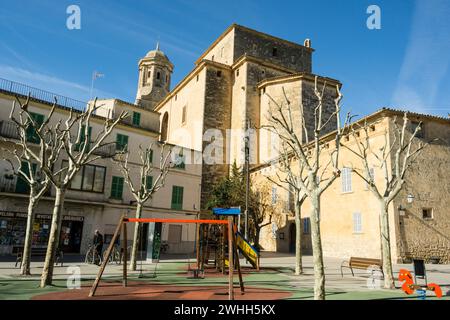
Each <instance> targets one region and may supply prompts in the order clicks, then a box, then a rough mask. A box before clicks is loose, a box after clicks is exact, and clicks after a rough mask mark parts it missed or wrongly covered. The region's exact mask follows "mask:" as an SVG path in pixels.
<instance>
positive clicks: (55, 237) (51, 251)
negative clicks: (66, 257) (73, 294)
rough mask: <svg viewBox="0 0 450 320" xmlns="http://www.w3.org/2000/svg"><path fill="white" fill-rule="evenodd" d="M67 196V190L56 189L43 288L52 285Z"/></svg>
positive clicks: (42, 277) (42, 278) (43, 271)
mask: <svg viewBox="0 0 450 320" xmlns="http://www.w3.org/2000/svg"><path fill="white" fill-rule="evenodd" d="M65 194H66V190H65V189H60V188H56V195H55V204H54V207H53V213H52V225H51V228H50V235H49V239H48V245H47V253H46V255H45V263H44V269H43V270H42V276H41V288H44V287H45V286H49V285H52V281H53V267H54V264H55V256H56V250H58V248H59V236H60V232H61V223H62V214H63V210H64V197H65Z"/></svg>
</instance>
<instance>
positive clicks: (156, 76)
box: [135, 43, 173, 110]
mask: <svg viewBox="0 0 450 320" xmlns="http://www.w3.org/2000/svg"><path fill="white" fill-rule="evenodd" d="M172 72H173V64H172V63H171V62H170V60H169V58H168V57H167V56H166V55H165V54H164V52H162V51H161V50H160V49H159V43H158V44H157V45H156V49H155V50H152V51H149V52H148V53H147V55H146V56H145V57H144V58H142V59H141V60H140V61H139V83H138V89H137V94H136V102H135V103H136V104H137V105H139V106H142V107H143V108H146V109H150V110H153V109H154V108H155V106H156V105H157V104H158V103H159V102H160V101H161V100H163V99H164V98H165V97H166V96H167V94H168V93H169V92H170V78H171V76H172Z"/></svg>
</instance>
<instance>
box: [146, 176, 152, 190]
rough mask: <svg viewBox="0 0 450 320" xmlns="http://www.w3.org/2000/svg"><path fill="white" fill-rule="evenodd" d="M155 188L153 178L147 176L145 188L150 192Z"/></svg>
mask: <svg viewBox="0 0 450 320" xmlns="http://www.w3.org/2000/svg"><path fill="white" fill-rule="evenodd" d="M152 187H153V177H152V176H147V180H146V181H145V188H146V189H147V190H150V189H151V188H152Z"/></svg>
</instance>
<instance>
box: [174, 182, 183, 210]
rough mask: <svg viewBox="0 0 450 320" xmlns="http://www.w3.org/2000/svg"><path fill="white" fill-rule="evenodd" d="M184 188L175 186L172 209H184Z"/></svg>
mask: <svg viewBox="0 0 450 320" xmlns="http://www.w3.org/2000/svg"><path fill="white" fill-rule="evenodd" d="M183 191H184V188H183V187H179V186H173V187H172V204H171V208H172V209H175V210H181V209H183Z"/></svg>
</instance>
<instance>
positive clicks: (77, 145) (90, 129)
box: [75, 125, 92, 151]
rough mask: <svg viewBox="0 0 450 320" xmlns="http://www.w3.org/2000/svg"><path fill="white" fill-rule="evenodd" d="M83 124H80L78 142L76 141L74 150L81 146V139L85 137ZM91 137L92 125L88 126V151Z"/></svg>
mask: <svg viewBox="0 0 450 320" xmlns="http://www.w3.org/2000/svg"><path fill="white" fill-rule="evenodd" d="M85 127H86V126H85V125H82V126H81V133H80V143H77V144H76V145H75V151H80V150H81V149H82V148H83V141H84V139H85V137H84V130H85ZM91 137H92V127H89V128H88V145H87V151H89V147H90V143H91Z"/></svg>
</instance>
